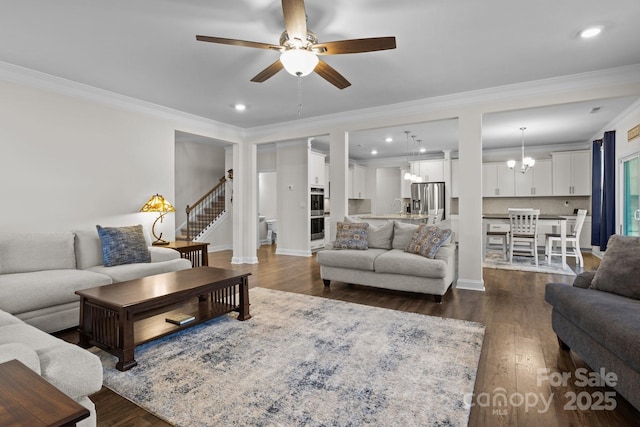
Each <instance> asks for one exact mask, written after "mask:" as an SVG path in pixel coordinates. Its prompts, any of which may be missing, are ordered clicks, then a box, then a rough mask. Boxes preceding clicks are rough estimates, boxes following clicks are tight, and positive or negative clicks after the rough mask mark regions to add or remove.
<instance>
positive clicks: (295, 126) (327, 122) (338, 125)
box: [245, 64, 640, 142]
mask: <svg viewBox="0 0 640 427" xmlns="http://www.w3.org/2000/svg"><path fill="white" fill-rule="evenodd" d="M627 84H640V64H634V65H628V66H624V67H617V68H609V69H605V70H599V71H591V72H586V73H579V74H571V75H567V76H561V77H553V78H548V79H542V80H533V81H529V82H524V83H516V84H510V85H504V86H497V87H493V88H487V89H480V90H475V91H468V92H460V93H456V94H451V95H442V96H436V97H432V98H424V99H419V100H414V101H409V102H403V103H397V104H388V105H383V106H379V107H372V108H366V109H361V110H353V111H347V112H343V113H336V114H330V115H325V116H319V117H313V118H308V119H299V120H295V121H289V122H282V123H277V124H272V125H265V126H257V127H252V128H246V129H245V137H246V138H247V140H254V141H260V142H268V141H269V139H270V138H274V137H277V136H278V135H282V133H283V132H286V133H287V138H294V137H303V136H309V135H320V134H326V133H327V130H328V129H340V130H348V131H355V130H363V129H369V128H371V122H372V121H381V120H384V121H388V122H393V121H395V122H397V124H401V123H406V120H407V118H410V117H411V116H416V115H424V114H428V113H434V112H443V117H440V118H439V119H448V118H455V117H448V116H447V112H449V114H451V113H450V111H451V110H460V109H464V108H473V107H478V106H483V105H487V104H490V103H497V102H504V101H512V100H517V99H523V98H532V97H539V96H545V95H546V96H551V95H560V94H564V93H569V92H576V91H586V90H595V89H603V88H607V87H611V86H623V85H627ZM638 92H640V89H639V90H638ZM486 112H494V111H486ZM381 126H385V125H381Z"/></svg>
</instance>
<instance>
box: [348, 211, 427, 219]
mask: <svg viewBox="0 0 640 427" xmlns="http://www.w3.org/2000/svg"><path fill="white" fill-rule="evenodd" d="M354 216H357V217H358V218H360V219H412V220H422V219H428V218H429V215H426V214H422V215H418V214H401V213H394V214H383V215H372V214H365V215H354Z"/></svg>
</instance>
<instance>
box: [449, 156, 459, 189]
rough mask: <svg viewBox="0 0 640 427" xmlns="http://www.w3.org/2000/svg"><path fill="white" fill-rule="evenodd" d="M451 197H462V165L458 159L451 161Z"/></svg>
mask: <svg viewBox="0 0 640 427" xmlns="http://www.w3.org/2000/svg"><path fill="white" fill-rule="evenodd" d="M451 197H460V164H459V162H458V159H453V160H451Z"/></svg>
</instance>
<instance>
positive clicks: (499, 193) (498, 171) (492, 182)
mask: <svg viewBox="0 0 640 427" xmlns="http://www.w3.org/2000/svg"><path fill="white" fill-rule="evenodd" d="M482 196H483V197H513V196H515V172H514V170H513V169H509V168H508V167H507V164H506V163H505V162H500V163H484V164H483V165H482Z"/></svg>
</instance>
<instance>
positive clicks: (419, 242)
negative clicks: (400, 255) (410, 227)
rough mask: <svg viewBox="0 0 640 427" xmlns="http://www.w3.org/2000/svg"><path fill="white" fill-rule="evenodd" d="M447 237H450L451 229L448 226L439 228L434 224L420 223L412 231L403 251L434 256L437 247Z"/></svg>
mask: <svg viewBox="0 0 640 427" xmlns="http://www.w3.org/2000/svg"><path fill="white" fill-rule="evenodd" d="M449 237H451V230H449V229H448V228H445V229H440V228H438V227H436V226H434V225H427V224H422V225H420V226H419V227H418V229H417V230H416V231H415V233H413V237H411V241H410V242H409V244H408V245H407V247H406V249H405V252H410V253H412V254H418V255H422V256H423V257H427V258H435V256H436V254H437V253H438V249H440V246H442V245H444V244H445V243H446V242H447V241H448V240H449Z"/></svg>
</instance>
